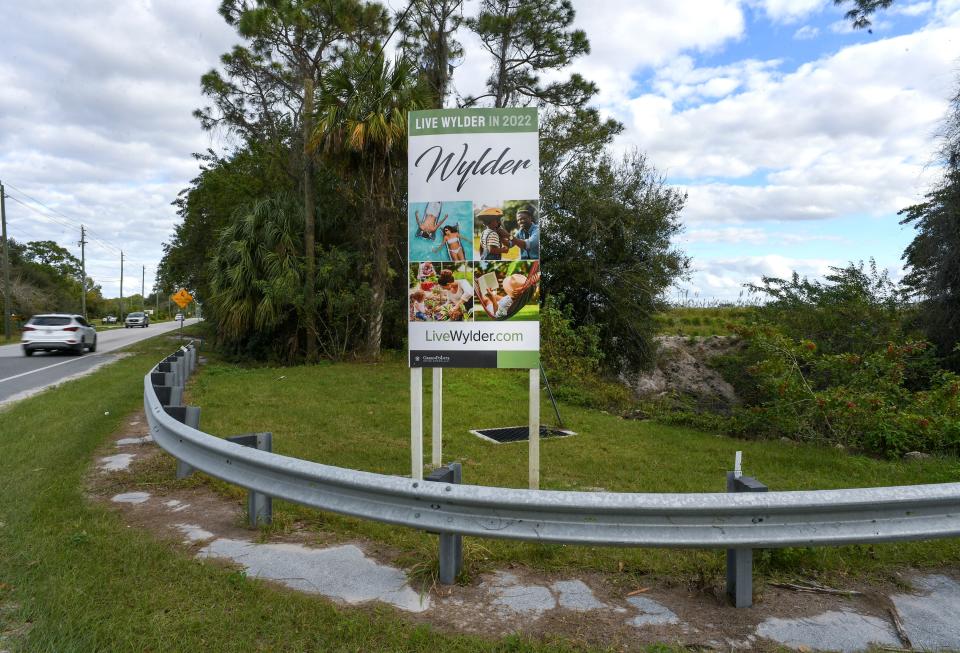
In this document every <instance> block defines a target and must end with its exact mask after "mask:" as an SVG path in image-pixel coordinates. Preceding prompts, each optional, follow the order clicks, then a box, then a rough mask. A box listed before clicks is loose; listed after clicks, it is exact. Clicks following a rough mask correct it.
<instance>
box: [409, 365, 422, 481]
mask: <svg viewBox="0 0 960 653" xmlns="http://www.w3.org/2000/svg"><path fill="white" fill-rule="evenodd" d="M410 478H412V479H413V480H415V481H422V480H423V368H422V367H411V368H410Z"/></svg>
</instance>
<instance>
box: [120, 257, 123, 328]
mask: <svg viewBox="0 0 960 653" xmlns="http://www.w3.org/2000/svg"><path fill="white" fill-rule="evenodd" d="M120 321H121V322H123V250H122V249H121V250H120Z"/></svg>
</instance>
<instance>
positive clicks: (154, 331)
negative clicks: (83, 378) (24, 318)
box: [0, 319, 196, 405]
mask: <svg viewBox="0 0 960 653" xmlns="http://www.w3.org/2000/svg"><path fill="white" fill-rule="evenodd" d="M195 322H196V320H195V319H190V320H186V321H185V322H184V323H183V324H184V326H187V325H190V324H194V323H195ZM178 328H179V324H178V323H176V322H163V323H160V324H151V325H150V326H148V327H147V328H146V329H112V330H110V331H99V332H97V351H96V353H93V354H91V353H86V354H84V355H82V356H77V355H76V354H72V353H62V352H39V351H38V352H37V353H35V354H34V355H33V356H31V357H30V358H27V357H26V356H24V355H23V350H22V349H21V348H20V345H4V346H3V347H0V405H2V404H5V403H8V402H10V401H16V400H17V399H19V398H22V397H25V396H29V395H30V394H33V393H34V392H38V391H40V390H42V389H44V388H47V387H49V386H52V385H56V384H57V383H60V382H61V381H63V380H65V379H67V378H71V377H74V376H77V375H80V374H83V373H85V372H90V371H91V370H93V369H94V368H96V367H100V366H101V365H104V364H106V363H109V362H112V361H113V360H115V359H116V358H117V354H116V353H111V352H116V351H117V350H118V349H121V348H123V347H126V346H127V345H132V344H133V343H135V342H139V341H141V340H145V339H146V338H151V337H153V336H157V335H160V334H162V333H169V332H171V331H176V330H177V329H178Z"/></svg>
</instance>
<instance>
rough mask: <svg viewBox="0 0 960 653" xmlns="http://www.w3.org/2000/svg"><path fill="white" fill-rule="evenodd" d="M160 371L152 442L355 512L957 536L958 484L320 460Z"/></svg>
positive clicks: (690, 532) (394, 519) (186, 365)
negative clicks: (810, 486) (703, 480)
mask: <svg viewBox="0 0 960 653" xmlns="http://www.w3.org/2000/svg"><path fill="white" fill-rule="evenodd" d="M182 351H183V352H184V353H183V354H182V355H180V356H177V357H175V358H174V359H173V360H171V359H168V360H167V363H168V364H169V365H170V366H172V367H173V368H174V369H173V373H174V380H175V381H174V382H175V383H177V384H178V385H180V386H182V382H183V381H184V380H185V379H186V378H187V376H188V375H189V374H190V373H191V372H192V371H193V370H194V368H195V367H196V363H197V358H196V349H195V347H193V346H192V345H191V346H188V347H185V348H183V350H182ZM159 371H160V370H159V369H158V368H154V370H151V373H149V374H147V375H146V377H145V378H144V408H145V410H146V415H147V420H148V422H149V425H150V433H151V435H152V436H153V439H154V440H155V441H156V443H157V444H158V445H159V446H160V447H162V448H163V449H164V450H165V451H167V452H168V453H169V454H171V455H172V456H174V457H175V458H176V459H177V460H178V461H181V462H182V463H184V464H186V465H189V466H190V467H192V468H194V469H197V470H201V471H203V472H206V473H207V474H210V475H211V476H215V477H217V478H220V479H222V480H224V481H227V482H229V483H233V484H235V485H239V486H241V487H244V488H247V489H249V490H251V491H254V492H259V493H262V494H264V495H267V496H271V497H275V498H278V499H285V500H287V501H292V502H295V503H299V504H302V505H306V506H310V507H313V508H317V509H320V510H328V511H332V512H337V513H342V514H346V515H351V516H354V517H360V518H364V519H372V520H375V521H380V522H385V523H389V524H397V525H401V526H409V527H411V528H417V529H421V530H426V531H430V532H439V533H457V534H461V535H473V536H480V537H498V538H508V539H515V540H527V541H537V542H558V543H567V544H581V545H603V546H643V547H693V548H727V549H749V548H776V547H786V546H823V545H840V544H853V543H868V542H888V541H896V540H911V539H931V538H942V537H953V536H958V535H960V483H941V484H930V485H911V486H899V487H878V488H860V489H844V490H814V491H794V492H764V493H743V494H723V493H687V494H668V493H664V494H653V493H614V492H562V491H551V490H523V489H509V488H499V487H485V486H477V485H457V484H452V483H435V482H428V481H415V480H411V479H408V478H402V477H398V476H387V475H383V474H373V473H370V472H363V471H357V470H352V469H344V468H341V467H333V466H330V465H323V464H320V463H315V462H310V461H306V460H300V459H297V458H291V457H288V456H283V455H279V454H275V453H269V452H266V451H259V450H256V449H252V448H248V447H243V446H240V445H238V444H234V443H231V442H228V441H226V440H223V439H221V438H218V437H215V436H212V435H208V434H206V433H204V432H202V431H200V430H198V429H197V428H192V427H190V426H187V425H186V424H184V423H182V422H180V421H177V420H176V419H175V418H174V417H173V416H171V415H169V414H168V412H167V411H166V410H165V408H164V405H163V404H162V403H161V401H160V399H159V398H158V391H157V389H156V388H155V385H154V382H155V380H157V377H153V376H152V375H153V374H154V373H157V372H159ZM161 392H165V391H161ZM172 394H174V395H176V394H178V393H176V392H174V393H172Z"/></svg>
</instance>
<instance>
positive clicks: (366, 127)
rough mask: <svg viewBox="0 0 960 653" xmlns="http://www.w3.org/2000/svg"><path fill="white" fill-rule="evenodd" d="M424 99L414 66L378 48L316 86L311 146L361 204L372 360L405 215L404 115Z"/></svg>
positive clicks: (347, 59)
mask: <svg viewBox="0 0 960 653" xmlns="http://www.w3.org/2000/svg"><path fill="white" fill-rule="evenodd" d="M429 102H430V95H429V92H428V90H427V88H426V87H425V85H423V84H422V83H421V81H420V80H419V79H417V78H416V77H415V76H414V75H413V72H412V67H411V66H410V65H409V64H408V63H407V62H405V61H402V60H397V61H395V62H394V63H393V64H392V65H391V64H390V63H389V62H387V61H386V60H385V59H384V57H383V54H382V52H378V53H376V54H374V53H371V52H368V51H360V52H355V53H351V54H349V55H347V56H345V57H344V59H343V62H342V64H341V65H340V66H339V67H337V68H336V69H334V70H332V71H330V72H329V73H328V74H327V75H325V76H324V77H323V78H322V80H321V83H320V88H319V94H318V100H317V113H318V117H317V128H316V131H315V132H314V138H313V146H314V147H315V148H322V149H323V150H324V151H325V152H326V153H327V154H328V155H329V156H330V157H331V159H333V160H334V161H336V162H337V163H339V166H340V171H341V175H342V177H341V178H342V181H343V187H344V189H345V190H346V192H348V193H350V194H352V195H354V196H355V199H356V200H357V202H356V203H357V205H358V206H360V207H362V213H363V215H362V216H361V224H360V225H358V226H359V227H360V228H361V229H362V230H363V233H364V234H365V236H366V238H367V241H368V242H367V245H368V247H369V249H370V254H371V267H372V269H371V273H370V286H371V291H372V295H371V298H370V312H369V320H368V324H367V341H366V347H365V350H366V354H367V355H368V356H370V357H373V358H375V357H377V356H379V355H380V341H381V335H382V331H383V306H384V299H385V295H386V288H387V282H388V279H389V276H390V265H389V261H388V251H387V245H388V243H389V242H390V241H391V240H392V239H393V238H394V236H395V233H396V230H395V226H396V225H397V224H399V223H401V222H402V218H403V214H402V206H403V198H402V195H401V193H400V190H401V187H402V179H403V173H404V171H405V170H406V161H405V158H404V157H405V153H406V147H407V112H408V111H414V110H416V109H420V108H423V107H425V106H428V103H429Z"/></svg>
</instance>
